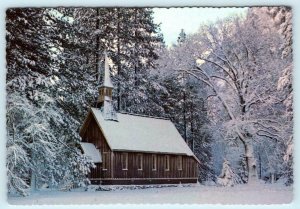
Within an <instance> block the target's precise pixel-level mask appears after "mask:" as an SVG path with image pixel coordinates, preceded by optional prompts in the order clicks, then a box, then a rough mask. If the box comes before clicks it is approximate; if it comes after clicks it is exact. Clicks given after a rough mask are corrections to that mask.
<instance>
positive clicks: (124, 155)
mask: <svg viewBox="0 0 300 209" xmlns="http://www.w3.org/2000/svg"><path fill="white" fill-rule="evenodd" d="M124 157H125V167H124V165H123V163H124V159H123V158H124ZM121 167H122V170H123V171H127V170H128V153H127V152H123V153H122V154H121Z"/></svg>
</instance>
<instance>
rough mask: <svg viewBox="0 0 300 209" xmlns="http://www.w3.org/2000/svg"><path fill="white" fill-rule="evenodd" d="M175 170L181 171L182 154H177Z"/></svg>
mask: <svg viewBox="0 0 300 209" xmlns="http://www.w3.org/2000/svg"><path fill="white" fill-rule="evenodd" d="M177 170H179V171H182V155H178V156H177Z"/></svg>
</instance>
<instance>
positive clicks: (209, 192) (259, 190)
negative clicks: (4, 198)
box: [8, 184, 293, 205]
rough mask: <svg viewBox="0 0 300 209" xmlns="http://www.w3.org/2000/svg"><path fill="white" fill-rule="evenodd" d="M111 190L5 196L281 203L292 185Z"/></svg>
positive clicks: (52, 200)
mask: <svg viewBox="0 0 300 209" xmlns="http://www.w3.org/2000/svg"><path fill="white" fill-rule="evenodd" d="M106 188H110V189H111V188H113V190H111V191H72V192H61V191H59V192H58V191H40V192H36V193H33V194H32V195H30V196H27V197H12V196H10V197H9V198H8V202H9V204H14V205H31V204H51V205H53V204H112V203H113V204H115V203H152V204H155V203H186V204H194V203H197V204H217V203H221V204H283V203H290V202H291V201H292V199H293V194H292V193H293V192H292V187H286V186H283V185H279V184H273V185H270V184H260V185H256V186H247V185H239V186H235V187H229V188H225V187H216V186H203V185H199V184H197V185H184V186H176V187H175V186H172V187H163V188H146V189H133V188H132V187H131V189H130V187H127V188H125V189H120V188H119V189H115V188H114V187H106Z"/></svg>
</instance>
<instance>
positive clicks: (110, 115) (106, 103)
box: [97, 52, 118, 121]
mask: <svg viewBox="0 0 300 209" xmlns="http://www.w3.org/2000/svg"><path fill="white" fill-rule="evenodd" d="M113 88H114V86H113V84H112V82H111V79H110V72H109V65H108V57H107V53H106V52H104V76H103V83H102V85H101V86H100V87H99V96H98V99H97V107H98V108H100V109H101V112H102V116H103V118H104V120H113V121H118V118H117V113H116V111H115V109H114V107H113V103H112V90H113Z"/></svg>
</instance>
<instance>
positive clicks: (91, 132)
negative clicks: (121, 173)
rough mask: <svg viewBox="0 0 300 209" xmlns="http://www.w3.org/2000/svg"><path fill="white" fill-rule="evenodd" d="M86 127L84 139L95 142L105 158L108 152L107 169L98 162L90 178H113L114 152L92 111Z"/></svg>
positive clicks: (83, 134) (84, 140)
mask: <svg viewBox="0 0 300 209" xmlns="http://www.w3.org/2000/svg"><path fill="white" fill-rule="evenodd" d="M85 122H86V123H87V124H86V128H85V130H84V132H83V133H82V136H81V137H82V141H83V142H89V143H93V144H94V145H95V146H96V148H97V149H99V150H100V152H101V155H102V160H103V155H104V154H103V153H107V164H106V165H107V169H105V170H104V169H103V167H102V163H96V168H92V169H91V173H90V174H89V178H112V177H113V176H112V174H113V172H112V169H111V168H112V156H113V152H112V151H111V149H110V148H109V146H108V144H107V142H106V140H105V139H104V136H103V134H102V132H101V130H100V128H99V127H98V124H97V122H96V120H95V118H94V117H93V116H92V114H91V113H90V114H89V115H88V118H87V120H86V121H85Z"/></svg>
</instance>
